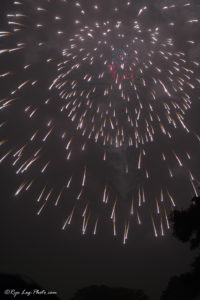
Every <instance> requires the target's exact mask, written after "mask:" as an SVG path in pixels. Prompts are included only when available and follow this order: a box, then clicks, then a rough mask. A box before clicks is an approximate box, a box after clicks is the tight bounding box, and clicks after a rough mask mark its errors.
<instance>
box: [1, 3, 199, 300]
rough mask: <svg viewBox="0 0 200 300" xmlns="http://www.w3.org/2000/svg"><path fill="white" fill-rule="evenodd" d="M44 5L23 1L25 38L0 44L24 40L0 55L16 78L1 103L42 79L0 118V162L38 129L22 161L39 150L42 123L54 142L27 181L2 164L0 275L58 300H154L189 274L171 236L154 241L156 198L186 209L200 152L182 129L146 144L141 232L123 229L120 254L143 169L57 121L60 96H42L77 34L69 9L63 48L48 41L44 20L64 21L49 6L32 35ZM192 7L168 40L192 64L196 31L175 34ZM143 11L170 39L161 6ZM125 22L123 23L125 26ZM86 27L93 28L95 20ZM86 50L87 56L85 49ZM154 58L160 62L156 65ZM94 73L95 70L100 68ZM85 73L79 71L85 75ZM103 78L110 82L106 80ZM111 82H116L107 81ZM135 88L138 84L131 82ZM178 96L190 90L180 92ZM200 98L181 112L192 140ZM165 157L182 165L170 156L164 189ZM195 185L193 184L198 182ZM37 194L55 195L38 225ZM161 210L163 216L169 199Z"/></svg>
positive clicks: (186, 258)
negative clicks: (163, 195)
mask: <svg viewBox="0 0 200 300" xmlns="http://www.w3.org/2000/svg"><path fill="white" fill-rule="evenodd" d="M12 2H13V1H7V0H1V7H0V20H1V21H0V26H1V28H0V31H9V30H10V28H9V27H8V25H7V24H6V14H7V13H8V12H9V13H10V12H13V8H12ZM44 2H45V1H38V0H37V1H35V2H33V1H29V0H27V1H25V0H24V1H23V3H25V4H26V5H25V11H26V13H27V15H28V16H29V18H27V19H26V21H25V23H26V26H25V27H24V28H23V31H22V33H19V34H15V35H13V36H10V37H6V38H3V39H2V40H1V41H2V46H1V47H0V48H1V49H4V48H5V47H8V48H13V47H16V43H19V42H23V41H24V42H26V44H27V47H26V48H25V49H24V50H23V51H22V52H20V51H18V52H19V53H18V52H15V53H14V54H7V53H6V54H2V55H0V74H2V73H4V72H6V71H13V75H12V76H9V77H5V78H3V79H2V78H1V79H0V80H1V81H0V84H1V92H0V93H1V94H0V97H1V99H2V98H4V97H7V95H8V93H10V91H13V90H14V89H15V88H16V87H17V86H18V85H19V84H20V83H22V82H23V81H25V80H27V78H28V79H30V80H32V81H33V80H35V79H39V82H40V83H39V85H38V87H37V88H36V89H34V88H32V87H30V86H29V87H25V88H23V89H22V90H20V91H18V92H17V101H16V102H15V103H13V105H11V106H10V107H8V108H6V109H4V110H3V113H2V114H1V122H3V121H5V120H6V121H8V124H7V125H6V127H5V129H4V127H2V128H1V137H2V139H8V142H7V143H6V144H5V145H3V146H2V151H1V153H2V155H3V154H5V152H6V151H8V150H9V149H10V148H11V149H13V151H14V150H17V149H19V148H20V146H22V145H24V144H25V143H26V141H28V139H30V137H31V136H32V134H33V133H34V132H35V130H39V133H38V138H37V139H36V142H34V143H29V144H28V146H27V148H26V151H25V154H24V158H25V159H29V157H30V156H31V155H33V153H34V151H36V150H37V149H38V147H40V146H41V139H42V138H43V137H44V136H45V134H46V133H47V127H46V124H47V122H48V121H49V120H51V119H52V120H53V125H54V127H53V133H52V134H51V136H50V138H49V139H48V142H47V143H45V147H44V149H43V150H42V151H43V152H42V153H43V154H42V156H41V160H39V161H38V162H36V164H35V165H34V166H33V168H32V171H31V172H30V171H29V170H28V171H27V172H26V173H25V175H23V174H22V175H16V174H15V173H16V170H17V167H14V168H13V167H11V164H12V163H13V158H12V157H8V158H7V159H6V160H5V161H3V163H2V164H1V169H0V172H1V185H0V195H1V201H0V206H1V207H0V220H1V223H0V224H1V245H2V246H1V255H0V266H1V268H0V272H6V273H19V274H25V275H28V276H30V277H31V278H32V279H34V280H35V281H36V282H37V283H38V284H40V285H41V286H43V287H44V288H46V289H49V290H56V291H58V293H59V295H60V297H61V298H62V299H68V297H70V296H71V295H72V294H73V293H74V292H75V291H76V290H77V289H79V288H81V287H84V286H88V285H92V284H106V285H109V286H123V287H128V288H136V289H137V288H140V289H143V290H144V291H145V292H146V293H147V294H148V295H149V296H150V297H151V298H150V299H151V300H157V299H159V296H160V294H161V291H162V290H163V289H164V288H165V287H166V286H167V282H168V280H169V278H170V277H171V276H174V275H178V274H180V273H182V272H186V271H187V270H188V269H189V265H190V262H191V259H192V255H191V253H190V251H189V247H188V246H187V245H182V244H181V243H179V242H178V241H176V240H175V239H174V238H173V237H172V235H171V231H170V230H169V231H167V230H166V229H165V232H166V235H165V236H164V237H161V236H160V227H159V226H160V223H159V222H160V219H159V218H158V219H156V206H155V197H159V196H158V195H160V194H159V193H160V189H161V188H163V187H165V185H168V187H170V189H172V191H173V192H172V194H173V195H176V201H177V204H178V207H179V208H180V207H181V208H182V207H186V206H187V205H188V204H189V202H190V200H191V198H192V196H193V195H194V191H193V190H192V188H191V186H190V184H189V183H188V171H187V169H188V168H189V169H192V172H194V173H193V174H194V176H195V178H197V179H198V178H199V177H198V175H199V170H200V164H199V159H198V155H197V154H198V151H199V143H197V142H196V141H194V136H193V135H192V134H187V135H186V134H185V133H184V132H183V130H182V129H180V126H179V127H178V129H177V130H172V133H173V139H172V140H171V141H170V142H169V139H167V140H166V139H165V137H163V135H161V134H160V133H157V134H156V135H155V137H156V139H155V142H154V143H153V144H152V145H151V147H149V145H147V146H146V145H145V147H144V149H145V150H147V151H148V156H147V157H148V158H146V161H145V163H146V165H147V166H148V168H149V169H150V170H151V171H152V173H151V174H152V178H153V179H152V181H150V183H147V184H146V197H147V199H148V201H147V204H146V206H145V205H144V210H142V209H141V208H140V207H137V204H136V207H137V208H136V209H137V211H138V213H139V215H140V218H141V221H142V225H141V226H140V225H138V224H137V218H136V217H135V215H134V218H133V220H132V219H131V221H130V224H131V225H130V234H129V237H128V240H127V244H126V245H123V244H122V236H123V226H124V221H125V222H128V221H129V220H130V217H129V216H128V217H127V209H128V208H130V199H131V197H132V195H135V194H137V192H138V186H140V185H141V183H143V177H144V174H143V169H142V171H141V172H140V171H138V170H137V168H136V165H137V159H138V150H136V149H135V148H134V147H132V148H128V147H127V144H126V143H125V145H123V147H121V148H120V149H115V148H113V147H112V146H110V145H109V146H106V147H104V146H103V145H102V144H101V143H97V144H96V143H94V141H93V140H92V139H91V140H87V138H86V137H83V136H81V134H80V132H77V130H76V128H75V126H74V124H72V122H71V121H70V120H68V119H67V118H66V115H63V114H60V111H59V108H60V105H61V104H60V103H59V105H58V102H59V101H60V102H61V100H60V99H59V97H58V92H57V91H56V90H53V91H52V92H49V90H48V87H49V86H50V83H51V82H52V80H54V79H55V74H56V72H57V71H56V64H57V63H58V62H59V61H60V60H62V55H61V54H62V50H63V48H64V46H65V45H66V43H67V41H68V40H69V38H70V37H71V35H72V33H73V34H74V32H76V26H75V25H72V23H71V21H72V20H74V18H75V17H76V10H74V9H72V10H71V11H70V12H68V14H67V15H66V16H65V21H64V22H63V23H62V25H61V29H62V30H64V31H65V35H64V38H63V39H62V38H61V39H60V38H58V37H56V35H55V32H56V28H57V27H55V26H54V23H51V22H50V21H49V20H51V16H54V15H57V14H58V15H59V14H64V12H61V11H60V5H58V6H55V5H52V6H51V5H49V6H48V7H50V9H49V11H48V14H49V16H50V17H46V16H45V17H44V18H43V19H42V21H44V23H45V24H46V26H45V29H44V30H43V31H42V33H38V31H37V30H35V28H34V29H33V25H34V24H35V23H37V22H39V21H41V18H40V19H39V20H37V19H35V18H36V17H37V14H35V13H34V14H33V8H34V7H35V3H36V4H38V5H39V4H41V5H42V4H44ZM59 2H60V1H59ZM164 2H165V3H164ZM164 2H163V5H164V4H166V5H170V4H173V1H164ZM97 3H98V1H97ZM103 3H104V5H107V6H108V7H107V6H105V7H104V12H105V11H106V12H107V13H103V14H102V13H101V14H100V16H101V18H110V19H112V18H111V16H109V9H110V7H112V5H113V1H110V2H109V4H105V3H106V1H103ZM143 3H144V5H149V1H139V2H136V4H135V5H136V7H137V9H138V8H139V7H140V6H141V5H142V4H143ZM191 3H192V4H193V5H194V7H195V8H196V10H195V9H193V10H192V9H191V10H190V11H189V12H190V14H189V15H187V14H186V11H185V10H181V11H180V14H179V18H177V15H176V21H177V26H176V29H175V31H173V38H174V39H175V40H176V43H175V46H174V47H175V48H176V50H177V49H183V50H184V51H185V53H186V58H187V59H188V60H189V61H190V60H191V59H193V60H194V59H195V60H198V59H199V31H198V30H197V28H198V27H193V30H187V27H185V28H184V29H185V30H181V29H182V26H183V20H185V18H186V17H187V18H189V17H190V18H195V17H198V16H199V15H198V11H199V9H200V8H199V4H198V3H196V2H195V1H191ZM45 5H46V4H45ZM195 5H196V6H195ZM105 8H107V9H105ZM88 10H89V7H88ZM148 12H149V13H147V14H146V15H145V16H144V19H143V21H145V22H147V23H148V24H151V25H152V24H155V23H156V22H157V23H158V24H159V25H160V30H161V34H162V38H163V37H165V36H167V35H168V34H171V32H170V30H168V29H167V30H166V27H165V25H166V23H167V22H168V19H167V17H166V16H164V15H162V14H161V15H160V14H159V1H155V5H153V7H151V6H150V8H149V10H148ZM130 16H131V15H128V17H127V19H128V18H129V17H130ZM123 17H124V16H123ZM168 17H169V20H170V21H171V20H173V19H174V13H173V11H172V12H171V13H169V15H168ZM101 18H100V19H101ZM113 18H115V17H113ZM93 19H94V20H95V17H93ZM93 19H92V17H91V19H87V18H86V19H84V17H83V21H84V22H85V21H86V20H87V22H90V23H92V21H93ZM116 19H117V18H116ZM127 22H128V21H127ZM149 22H151V23H149ZM184 24H185V23H184ZM32 29H33V30H32ZM125 30H126V27H125ZM189 37H190V38H191V39H194V40H197V43H196V44H195V46H193V45H191V44H190V46H184V43H183V39H184V40H185V39H186V38H189ZM40 41H44V42H45V45H44V46H43V47H38V45H37V46H36V44H38V42H40ZM87 46H88V47H90V45H89V44H88V45H87ZM182 47H183V48H182ZM120 49H121V44H120ZM137 50H138V51H139V55H140V57H141V58H142V59H144V58H145V56H146V54H147V50H146V49H141V46H140V45H139V44H138V45H137ZM49 57H53V58H54V61H53V63H52V64H49V65H47V64H46V63H45V60H46V59H47V58H49ZM155 59H156V62H158V60H157V58H155ZM29 63H30V64H31V65H32V66H31V70H30V71H29V70H28V71H22V67H23V66H24V65H26V64H29ZM101 67H102V66H101ZM96 68H97V69H96V70H98V68H99V65H98V64H97V65H96ZM164 68H166V67H164ZM96 70H95V71H96ZM136 70H137V69H136ZM82 71H83V72H84V70H82ZM135 72H136V71H135ZM196 73H198V74H196ZM196 73H195V76H196V77H198V75H199V69H198V71H196ZM80 74H81V73H80ZM110 75H111V74H108V76H110ZM77 76H78V75H77ZM137 76H138V75H137ZM110 80H113V78H111V79H110ZM135 80H136V82H137V80H139V79H138V77H136V79H135ZM104 83H105V82H103V84H104ZM97 84H98V83H97ZM100 89H101V86H100ZM185 91H188V88H187V87H186V89H185ZM147 92H148V89H146V90H145V91H144V92H143V96H144V98H145V97H146V98H145V100H147V99H148V97H147V94H146V93H147ZM156 92H157V93H158V94H159V93H160V94H159V95H160V99H161V98H162V96H163V92H161V91H160V90H159V89H158V90H157V91H156ZM198 96H199V89H195V91H193V92H191V99H192V102H193V106H192V110H190V111H188V112H187V115H186V121H187V122H188V124H189V126H190V128H191V130H192V132H193V131H195V132H198V129H199V113H198V109H199V105H198V103H197V102H196V101H194V100H196V99H198ZM48 97H51V98H52V99H53V101H51V102H50V104H48V105H47V106H45V105H44V101H45V100H46V99H48ZM173 97H174V101H176V100H177V99H178V97H179V95H173ZM112 101H113V102H114V101H115V105H116V107H117V109H119V110H120V105H119V103H120V100H119V99H118V98H115V99H114V98H113V99H112ZM28 105H31V106H32V108H31V109H34V108H36V107H38V108H39V109H38V111H37V112H36V116H35V117H34V118H33V119H31V120H29V118H28V117H27V115H25V114H24V108H25V107H27V106H28ZM103 105H106V104H103ZM156 109H158V111H159V112H162V111H161V110H160V108H159V104H157V106H156ZM123 120H124V119H123V117H122V119H121V121H122V122H123ZM89 126H90V125H89ZM65 129H66V130H65ZM65 131H66V132H67V140H68V141H69V139H70V137H73V142H72V145H71V146H70V147H71V148H70V149H72V158H71V159H70V160H69V161H67V162H66V151H65V150H64V147H66V143H64V142H63V141H62V140H61V139H60V136H61V135H62V133H63V132H65ZM85 142H86V151H85V152H81V151H80V149H81V146H82V145H83V144H84V143H85ZM171 148H172V149H173V151H174V149H175V151H176V152H177V153H180V155H181V158H182V160H183V161H184V172H183V171H182V170H183V169H181V168H178V167H177V162H176V163H175V161H174V157H173V158H172V155H171V154H170V155H171V156H170V155H169V157H168V163H169V165H170V167H171V168H172V171H173V172H174V175H175V178H174V179H173V180H171V181H170V180H169V178H168V177H169V176H168V175H166V174H168V173H167V172H166V170H165V169H166V168H165V165H164V162H163V161H162V152H166V153H172V152H170V151H171V150H170V149H171ZM105 151H106V152H107V160H106V161H105V162H103V161H102V157H103V154H104V152H105ZM187 151H188V152H189V153H190V154H191V156H192V158H193V159H192V161H191V162H190V163H188V162H186V158H185V157H184V154H185V152H187ZM136 153H137V155H136ZM68 154H69V153H68ZM49 160H52V163H51V164H50V168H49V169H48V172H47V174H46V172H45V174H44V176H40V177H39V176H38V174H40V170H41V168H42V166H44V163H45V162H48V161H49ZM127 164H128V165H129V173H128V175H127V174H125V172H124V170H125V167H126V165H127ZM86 165H87V177H86V188H85V190H84V194H83V199H82V198H81V200H80V201H79V203H80V204H77V205H76V206H78V205H79V206H78V208H76V213H75V216H73V218H72V225H70V226H68V227H67V228H66V230H65V231H63V230H61V227H62V225H63V223H64V221H65V220H66V217H67V216H68V215H69V214H70V213H71V211H72V209H73V207H74V199H75V198H76V197H77V194H78V193H79V192H80V189H81V180H82V176H83V171H84V168H85V166H86ZM19 166H20V164H19ZM40 175H41V174H40ZM70 176H72V184H71V186H70V189H69V190H68V191H67V192H66V193H65V194H64V196H63V198H62V200H61V204H59V206H58V207H54V205H53V204H54V203H55V197H57V195H58V193H59V191H60V189H61V188H62V186H63V184H64V183H65V184H66V181H67V180H69V178H70ZM167 176H168V177H167ZM32 179H34V180H35V183H34V184H33V189H31V191H30V192H29V193H21V194H20V195H19V196H18V197H15V196H14V193H15V192H16V190H17V188H18V187H19V185H20V184H21V183H22V182H23V180H25V181H26V180H27V184H28V182H30V181H31V180H32ZM105 184H106V185H107V186H108V190H109V201H108V204H107V206H106V207H107V209H105V205H104V204H103V205H102V204H101V205H100V204H99V202H100V201H102V196H103V189H104V186H105ZM195 184H197V181H196V182H195ZM44 185H47V188H46V190H45V192H47V193H48V192H49V191H51V188H53V192H52V194H51V196H50V198H49V201H48V203H47V206H45V209H44V210H43V211H42V214H41V215H40V216H37V212H38V210H39V209H40V208H41V204H40V203H38V202H37V201H36V199H37V197H38V195H39V193H40V192H41V187H42V186H44ZM183 185H184V188H183ZM170 191H171V190H170ZM46 196H47V194H46ZM116 197H117V199H118V202H117V203H119V204H118V205H119V206H118V210H119V211H118V213H117V218H118V219H117V226H118V227H117V228H119V231H118V232H119V234H118V235H117V237H113V234H112V223H111V221H110V214H111V211H112V207H113V203H114V201H115V199H116ZM42 203H43V202H42ZM87 205H89V209H88V211H89V213H88V212H87V213H88V214H89V215H88V216H90V214H91V215H92V216H91V217H90V220H91V221H89V225H88V228H89V230H88V231H87V232H86V235H84V236H83V235H82V234H81V224H82V223H81V217H82V216H81V215H82V213H83V210H84V208H85V207H86V206H87ZM161 205H162V204H161ZM76 206H75V207H76ZM166 208H167V210H168V211H170V208H171V205H170V203H169V199H168V200H167V203H166ZM149 210H151V212H152V214H153V216H154V217H155V219H156V227H157V229H158V231H159V236H158V237H157V238H155V237H154V234H153V228H152V223H151V219H150V217H149V215H150V214H149ZM162 214H163V212H162ZM97 217H99V224H98V227H97V235H96V236H93V235H92V234H91V233H92V230H93V227H94V222H95V220H96V218H97ZM163 218H164V217H163Z"/></svg>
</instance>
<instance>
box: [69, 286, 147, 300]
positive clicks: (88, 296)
mask: <svg viewBox="0 0 200 300" xmlns="http://www.w3.org/2000/svg"><path fill="white" fill-rule="evenodd" d="M102 299H103V300H148V299H149V298H148V297H147V296H146V295H145V294H144V292H143V291H141V290H132V289H127V288H122V287H119V288H111V287H108V286H105V285H101V286H96V285H94V286H89V287H86V288H82V289H80V290H78V291H77V292H76V293H75V295H74V296H73V297H72V298H71V300H102Z"/></svg>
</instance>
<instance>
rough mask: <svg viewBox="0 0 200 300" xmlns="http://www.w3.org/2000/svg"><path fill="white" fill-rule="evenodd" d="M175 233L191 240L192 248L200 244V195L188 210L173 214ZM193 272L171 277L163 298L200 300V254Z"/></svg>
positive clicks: (194, 199)
mask: <svg viewBox="0 0 200 300" xmlns="http://www.w3.org/2000/svg"><path fill="white" fill-rule="evenodd" d="M171 222H172V228H173V235H174V237H176V238H177V239H179V240H180V241H182V242H184V243H185V242H189V243H190V248H191V249H192V250H193V249H198V248H199V246H200V197H194V198H193V199H192V204H191V205H190V207H189V208H188V209H186V210H182V211H177V210H175V211H174V212H173V213H172V215H171ZM191 267H192V270H191V272H188V273H185V274H181V275H180V276H174V277H172V278H171V279H170V281H169V283H168V287H167V289H166V290H165V291H164V292H163V294H162V297H161V299H162V300H169V299H170V300H173V299H174V300H175V299H176V300H177V299H181V300H200V256H198V257H197V258H196V259H195V261H194V262H193V263H192V266H191Z"/></svg>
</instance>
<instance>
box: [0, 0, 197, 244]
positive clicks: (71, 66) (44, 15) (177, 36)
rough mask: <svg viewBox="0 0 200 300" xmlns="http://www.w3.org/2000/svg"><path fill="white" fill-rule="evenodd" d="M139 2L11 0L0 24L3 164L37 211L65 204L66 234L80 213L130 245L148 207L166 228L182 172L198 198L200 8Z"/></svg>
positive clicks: (94, 227)
mask: <svg viewBox="0 0 200 300" xmlns="http://www.w3.org/2000/svg"><path fill="white" fill-rule="evenodd" d="M140 2H141V1H135V2H134V3H133V2H132V1H110V2H109V3H108V1H92V0H91V1H88V2H87V3H86V1H80V2H76V1H64V0H57V1H47V0H43V1H42V0H41V1H39V0H36V1H25V0H24V1H22V0H21V1H13V7H12V10H11V12H10V13H8V14H7V19H8V25H9V26H7V28H6V29H5V31H3V30H2V31H0V38H1V40H2V45H5V47H2V49H0V54H1V60H2V66H3V67H2V70H3V71H2V72H1V74H0V80H1V82H2V83H3V85H4V88H2V92H1V93H2V97H1V101H0V107H1V110H2V111H3V113H2V118H3V120H2V122H1V127H2V128H1V132H2V140H1V147H2V149H3V150H2V156H1V158H0V161H1V162H3V161H5V160H6V159H9V157H10V161H11V163H12V166H13V168H14V169H15V172H16V174H17V175H18V177H19V179H20V183H19V186H18V188H17V190H16V192H15V196H19V195H20V194H22V193H23V192H28V191H29V190H31V189H32V190H34V193H36V194H37V196H36V202H37V205H38V210H37V214H38V215H40V214H42V212H43V210H44V209H45V207H46V206H48V205H49V204H52V203H53V205H55V206H56V207H60V208H61V209H62V210H63V211H64V212H65V215H64V216H63V224H62V229H63V230H64V229H66V228H67V227H69V226H70V225H71V224H72V223H73V221H74V223H75V224H78V223H80V220H81V231H82V234H86V233H87V232H89V231H90V232H91V233H92V234H94V235H95V234H96V233H97V232H98V230H100V228H99V224H102V223H104V219H105V218H106V216H107V217H108V219H110V220H111V223H112V226H113V234H114V236H116V235H118V233H119V234H121V235H122V236H123V243H126V241H127V239H128V235H129V232H130V231H131V230H132V227H134V223H138V224H142V223H144V219H146V218H147V217H146V216H145V213H144V214H143V212H145V211H146V210H147V211H149V210H150V213H148V215H149V217H148V218H149V220H151V223H152V228H153V231H154V234H155V236H156V237H157V236H158V235H160V236H163V235H164V234H165V228H166V230H167V229H169V220H168V212H169V210H170V209H172V208H173V207H174V206H175V200H174V190H175V189H176V190H177V188H175V186H176V183H174V182H175V181H174V179H175V178H177V180H179V179H181V180H183V181H184V182H188V183H189V184H190V186H191V189H192V190H193V192H194V193H195V194H196V195H198V192H197V185H198V180H197V179H196V176H198V174H193V173H192V171H191V168H192V165H193V164H194V162H192V160H194V159H195V153H193V152H194V151H193V149H194V148H195V147H196V149H198V147H199V141H200V137H199V135H198V133H197V132H196V131H197V130H198V128H195V127H194V126H192V124H191V122H189V121H188V119H187V115H188V112H189V111H192V109H193V106H196V104H194V102H195V98H196V95H197V89H198V88H199V83H200V76H199V54H198V48H199V45H198V42H197V38H196V37H197V32H198V30H199V19H198V17H197V13H196V12H197V11H198V8H199V5H198V4H195V3H193V1H190V2H186V1H182V2H180V3H176V4H175V3H173V2H172V1H154V3H149V1H143V4H141V3H140ZM177 12H179V17H178V19H177ZM176 19H177V20H176ZM8 28H9V30H8ZM13 64H15V65H14V66H13ZM8 86H9V89H8ZM10 87H11V88H10ZM4 111H5V112H6V113H5V114H4ZM22 113H23V114H22ZM24 114H25V116H24ZM5 116H7V118H9V120H7V119H6V118H5ZM22 116H23V117H22ZM8 121H9V122H8ZM4 128H5V132H6V136H4V133H3V130H4ZM182 145H184V147H183V146H182ZM187 145H188V146H187ZM189 145H192V147H189ZM183 148H184V149H183ZM91 154H92V155H91ZM115 157H117V161H115ZM180 174H181V175H180ZM197 178H198V177H197ZM96 190H98V195H97V194H96ZM188 190H189V187H188ZM100 191H101V192H100ZM32 193H33V192H32ZM66 199H67V200H66ZM143 215H144V216H143ZM118 220H119V222H118ZM145 222H146V221H145ZM122 224H123V225H122ZM121 227H123V229H121Z"/></svg>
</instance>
